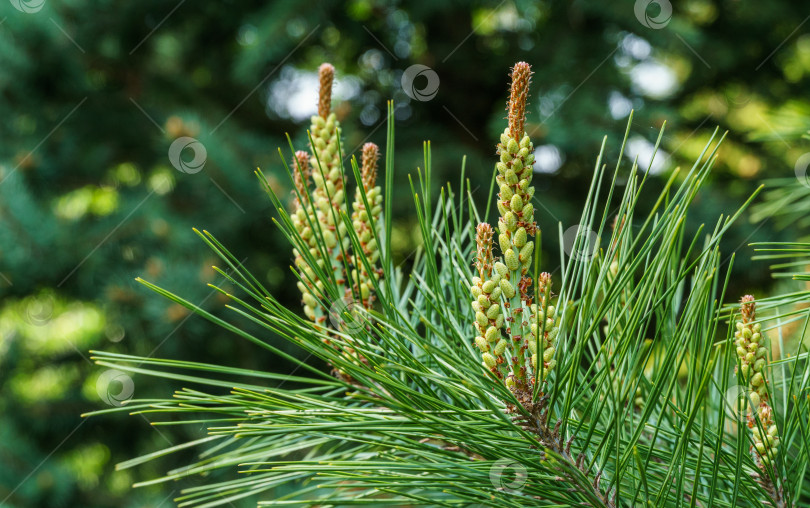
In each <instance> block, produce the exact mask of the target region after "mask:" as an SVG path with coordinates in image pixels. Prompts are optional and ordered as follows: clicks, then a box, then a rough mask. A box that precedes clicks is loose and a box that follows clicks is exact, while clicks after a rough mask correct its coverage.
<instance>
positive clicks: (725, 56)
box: [0, 0, 810, 507]
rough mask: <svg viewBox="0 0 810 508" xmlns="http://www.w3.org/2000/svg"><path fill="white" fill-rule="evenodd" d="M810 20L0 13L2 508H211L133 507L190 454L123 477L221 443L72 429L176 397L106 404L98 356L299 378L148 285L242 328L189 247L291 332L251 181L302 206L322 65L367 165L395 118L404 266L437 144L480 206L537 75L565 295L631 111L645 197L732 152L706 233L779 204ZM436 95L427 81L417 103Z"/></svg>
mask: <svg viewBox="0 0 810 508" xmlns="http://www.w3.org/2000/svg"><path fill="white" fill-rule="evenodd" d="M667 6H669V8H671V12H670V11H668V7H667ZM802 9H803V10H802ZM808 15H810V7H808V6H800V4H797V3H796V2H791V1H787V0H774V1H773V2H769V3H768V5H767V6H763V5H761V4H759V5H758V4H756V3H753V2H742V1H738V0H687V1H681V2H677V3H676V4H675V5H671V4H669V2H666V1H659V2H650V1H646V0H640V1H639V2H632V1H622V2H603V1H596V0H587V1H573V2H537V1H511V0H504V1H501V2H498V1H493V2H478V1H476V2H460V1H440V0H429V1H424V0H412V1H409V2H394V1H364V0H356V1H349V2H326V1H323V2H322V1H312V2H307V3H305V4H304V3H301V2H298V1H290V2H286V1H265V2H257V1H250V0H245V1H240V2H236V1H233V0H230V1H223V2H186V1H185V0H182V1H180V2H175V1H168V2H165V1H156V0H141V1H139V2H123V1H115V0H96V1H92V2H91V1H87V0H61V1H56V0H28V1H24V0H10V2H0V20H2V21H0V62H2V65H0V89H1V90H2V95H0V116H1V117H2V118H3V121H2V122H0V506H9V507H11V506H14V507H39V506H43V507H60V506H66V507H73V506H87V507H101V506H122V507H129V506H133V507H134V506H170V505H171V504H172V501H171V498H172V497H174V496H176V495H177V493H178V492H179V490H180V489H181V488H185V487H188V486H193V485H194V481H195V480H194V479H189V480H188V481H187V482H177V484H173V485H162V486H154V487H145V488H140V489H135V490H132V489H131V488H130V486H131V484H132V483H134V482H136V481H141V480H145V479H148V478H150V477H152V476H154V475H156V474H159V473H163V472H165V471H166V470H169V469H171V468H172V467H174V466H176V465H178V464H180V463H182V460H183V459H184V458H185V457H188V455H184V454H183V453H180V454H178V456H177V457H170V458H166V459H163V460H160V461H156V462H150V463H149V464H147V465H146V466H143V467H141V468H137V469H134V470H126V471H119V472H116V471H115V470H114V465H115V464H116V463H117V462H120V461H122V460H126V459H128V458H132V457H135V456H137V455H140V454H143V453H147V452H151V451H154V450H157V449H159V448H163V447H167V446H170V445H172V444H174V443H179V442H181V440H182V439H184V438H189V437H197V436H200V435H202V433H203V432H204V430H203V429H187V428H169V427H161V428H155V427H152V426H150V424H149V420H148V419H147V418H144V417H126V416H124V415H112V416H107V417H93V418H90V419H82V418H80V416H79V415H80V414H81V413H83V412H86V411H91V410H96V409H102V408H104V407H108V406H106V404H108V403H114V402H115V401H114V400H111V399H110V398H109V397H110V395H109V394H113V395H115V394H122V392H123V394H122V396H124V397H126V396H127V395H128V391H132V390H134V395H135V396H136V397H149V396H150V395H158V394H160V395H164V394H166V393H168V392H169V391H170V390H172V389H173V388H177V387H173V386H171V385H169V384H168V383H163V382H161V381H160V380H155V379H147V378H144V377H142V376H141V377H137V376H136V377H134V378H133V380H132V384H131V385H130V384H128V383H127V382H126V380H123V381H122V380H115V379H113V380H110V379H108V377H102V378H101V380H99V376H101V375H102V374H104V373H105V369H103V368H100V367H96V366H94V365H93V364H92V363H91V361H90V360H89V357H90V354H89V353H88V351H89V350H90V349H105V350H110V351H119V352H123V353H129V354H138V355H145V356H149V355H151V356H159V357H168V358H178V359H188V360H195V361H203V362H220V363H224V364H228V365H233V366H241V367H245V368H252V369H267V370H273V371H279V372H285V371H288V370H289V369H290V366H289V365H286V364H284V363H283V362H280V361H279V360H278V359H276V358H273V357H271V356H269V355H267V354H265V353H264V352H262V351H259V350H257V349H256V348H255V347H252V346H251V345H250V344H248V343H246V342H244V341H242V340H241V339H239V338H237V337H234V336H231V335H229V334H228V333H226V332H223V331H221V330H219V329H217V328H215V327H214V326H213V325H211V324H209V323H207V322H204V321H202V320H201V319H199V318H190V317H189V315H188V313H187V312H186V311H185V310H184V309H183V308H182V307H179V306H177V305H172V304H169V303H167V301H165V300H163V299H161V298H160V297H159V296H157V295H153V294H151V293H149V292H148V291H147V290H145V289H144V288H143V287H141V286H140V285H138V284H137V283H136V282H135V281H134V278H135V277H136V276H142V277H143V278H145V279H147V280H149V281H151V282H154V283H157V284H158V285H161V286H163V287H166V288H167V289H169V290H172V291H174V292H176V293H178V294H181V295H183V296H184V297H186V298H187V299H189V300H190V301H192V302H195V303H197V304H198V305H201V306H203V307H205V308H207V309H209V310H212V311H213V312H216V313H220V314H223V315H225V314H227V312H226V311H224V310H223V303H224V302H223V301H222V299H221V298H220V297H219V296H215V294H214V293H213V292H212V291H211V290H210V289H209V288H207V287H206V283H208V282H212V281H214V280H215V273H214V271H213V270H212V269H211V265H212V263H214V258H213V256H212V254H211V253H210V252H209V251H208V250H207V248H206V247H205V246H204V244H203V243H202V242H201V241H199V240H198V239H197V238H196V236H195V235H194V233H193V232H192V230H191V228H192V227H199V228H205V229H207V230H209V231H211V232H212V233H214V234H215V235H216V236H217V237H218V238H219V240H220V241H221V242H222V243H224V244H225V245H227V246H228V247H229V248H230V250H231V251H232V252H233V253H234V254H235V255H236V256H237V257H239V258H240V259H244V263H245V264H246V265H247V266H248V267H249V268H250V269H251V270H252V271H253V273H254V274H256V275H257V276H258V277H259V279H260V280H261V281H262V282H263V283H265V284H266V285H267V287H269V288H270V289H271V290H272V291H273V292H274V293H275V294H276V295H279V297H280V298H281V299H282V300H284V301H287V302H289V304H290V305H291V306H293V307H294V308H298V306H299V303H298V300H299V294H298V291H297V289H296V288H295V285H294V277H293V275H292V274H291V273H290V271H289V268H288V267H289V264H290V260H291V259H290V258H291V255H290V252H289V249H288V248H287V247H286V245H285V244H284V241H283V238H282V237H281V235H280V234H278V232H277V231H276V229H275V227H274V225H273V224H272V221H271V218H272V216H273V211H272V209H271V206H270V201H269V199H268V198H267V197H266V196H265V195H264V194H263V193H262V191H261V189H260V186H259V182H258V181H257V180H256V177H255V176H254V174H253V171H254V170H255V168H256V167H261V168H262V170H263V171H264V173H265V175H266V176H267V177H268V178H269V179H270V183H271V185H272V186H273V187H274V188H276V189H277V190H278V191H279V192H280V193H281V194H282V195H285V196H287V195H289V190H290V188H291V187H290V182H289V180H288V177H287V175H286V174H285V172H284V167H283V165H282V164H281V162H280V159H279V154H278V150H277V147H279V146H282V147H283V151H284V157H285V158H288V157H289V148H288V145H287V144H286V140H285V137H284V136H285V133H289V134H290V136H291V137H292V140H293V142H294V143H295V145H296V147H297V148H304V147H305V145H306V128H307V126H308V123H309V122H308V118H309V116H310V115H311V114H313V113H314V112H315V103H316V85H317V79H316V74H315V72H316V70H317V66H318V65H319V64H320V63H321V62H323V61H330V62H332V63H333V64H334V65H335V67H336V68H337V72H338V78H337V85H336V90H335V96H336V101H335V109H336V111H337V112H338V114H339V116H340V118H341V120H342V122H343V128H344V135H345V140H344V146H345V147H346V148H347V150H349V151H352V153H357V152H358V148H359V146H360V145H361V144H362V143H363V142H364V141H366V140H370V141H375V142H377V143H378V144H380V145H383V143H384V140H385V126H384V122H383V120H384V112H385V108H386V101H387V100H389V99H390V100H393V101H394V105H395V107H396V131H397V146H396V148H397V151H396V167H397V171H398V172H397V175H396V179H397V180H396V188H397V192H398V193H399V195H398V196H397V199H396V202H395V203H394V211H395V214H396V230H395V233H396V236H395V238H394V240H395V241H394V245H395V246H396V248H397V257H398V259H400V260H402V261H403V262H407V259H408V256H409V254H410V253H411V252H412V251H413V249H414V247H415V245H414V240H413V238H415V237H416V236H417V235H416V233H415V231H414V228H413V225H414V224H413V222H412V219H413V214H412V199H411V197H410V196H409V192H407V189H408V186H407V179H406V174H407V173H409V172H413V171H414V170H415V169H416V167H417V166H420V165H421V164H422V162H421V161H422V141H423V140H431V142H432V148H433V165H434V176H435V179H436V181H435V183H436V185H434V189H437V188H438V186H439V185H438V184H439V183H443V182H445V181H448V180H450V181H452V182H453V184H454V187H455V188H457V187H458V184H457V183H458V180H459V169H460V166H461V159H462V156H464V155H466V156H467V164H466V165H467V175H468V176H469V179H470V183H471V185H472V187H473V189H474V190H475V195H476V197H477V198H479V199H482V200H483V199H484V198H485V197H486V193H487V191H488V188H489V179H490V177H491V171H492V170H493V164H494V162H495V160H494V146H495V142H496V140H497V135H498V133H499V132H500V131H501V130H502V129H503V125H504V121H503V118H504V116H505V112H504V104H505V100H506V94H507V89H508V72H509V68H510V66H511V65H512V64H513V63H514V62H516V61H518V60H526V61H528V62H529V63H531V64H532V65H533V67H534V70H535V77H534V82H533V87H532V94H533V95H532V99H531V105H530V110H529V117H528V126H527V129H528V130H529V131H530V133H531V134H532V136H533V139H534V142H535V145H536V146H537V147H538V148H537V149H538V152H537V158H538V162H537V164H536V168H535V169H536V171H537V176H536V179H535V182H536V186H537V198H538V201H539V206H536V208H537V209H538V211H539V213H538V222H539V223H540V226H541V227H543V228H544V229H545V231H546V234H544V238H543V239H544V242H545V243H544V249H545V250H546V251H547V255H546V256H545V259H547V260H549V261H547V263H548V264H549V265H550V266H546V267H544V268H545V269H546V270H549V271H552V270H554V269H555V268H556V267H557V264H558V263H557V262H556V261H552V260H555V259H557V257H558V254H556V253H558V252H559V248H558V245H557V242H556V240H555V239H553V238H551V237H552V236H556V233H555V232H556V228H557V222H558V221H560V222H562V224H563V227H564V229H565V228H568V227H570V226H572V225H575V224H576V222H577V218H578V210H579V208H580V206H581V204H582V201H583V199H584V194H585V192H586V190H587V185H588V179H589V175H590V172H591V170H592V167H593V164H594V161H595V157H596V154H597V152H598V149H599V146H600V144H601V140H602V136H604V135H607V136H608V150H607V153H608V161H610V162H611V163H613V162H615V159H616V157H618V153H619V147H620V141H621V138H622V136H623V133H624V130H625V128H626V122H627V117H628V115H629V113H630V110H631V109H634V110H635V116H634V119H633V125H632V127H631V135H630V142H629V144H628V148H627V150H626V156H627V160H626V161H625V163H626V164H628V163H630V162H631V158H633V157H636V156H637V157H638V158H639V161H640V163H641V165H642V166H643V167H645V168H646V167H647V165H648V164H649V160H650V156H651V152H652V144H653V143H654V142H655V140H656V138H657V136H658V132H659V129H660V128H661V126H662V125H663V124H664V122H665V121H666V124H667V127H666V132H665V134H664V138H663V143H662V149H663V152H659V154H658V156H657V157H656V161H655V162H654V163H653V164H652V172H653V173H654V175H653V177H652V182H651V185H652V186H653V187H660V186H661V185H662V184H663V183H664V179H665V178H666V177H667V176H668V175H669V173H670V171H671V170H672V169H673V168H674V167H677V166H681V167H683V168H687V169H688V167H690V166H691V164H692V163H693V162H694V159H695V158H696V157H697V156H698V154H699V153H700V151H701V149H702V148H703V145H704V143H705V142H706V140H707V139H708V138H709V136H710V135H711V132H712V131H713V129H714V128H715V127H719V128H720V129H721V130H723V131H725V130H727V131H728V135H727V137H726V141H725V142H724V144H723V147H722V148H721V149H720V152H719V158H718V161H717V165H716V171H715V172H714V174H713V177H712V178H713V180H712V181H711V182H710V184H709V186H708V187H707V189H706V191H705V192H704V193H703V194H702V195H701V196H699V197H698V202H697V206H696V211H695V212H696V213H695V215H694V219H695V223H694V224H692V225H691V226H692V227H694V228H697V227H698V226H699V225H700V223H701V222H703V221H705V222H706V223H707V225H713V223H714V222H715V220H716V218H717V216H718V215H719V214H721V213H725V214H729V213H733V212H734V211H735V210H736V209H737V207H738V206H739V205H740V204H741V203H742V202H743V201H744V199H745V198H746V197H747V196H749V195H750V194H751V193H752V192H753V191H754V190H755V189H756V187H757V186H758V185H759V183H760V182H761V181H762V180H763V179H766V178H774V177H782V178H792V177H793V175H794V165H795V163H796V161H797V160H798V159H799V158H800V156H801V155H802V154H804V153H805V152H808V151H810V147H809V146H808V142H807V141H805V140H803V139H802V138H801V134H802V133H803V132H805V131H806V130H807V127H808V120H807V118H808V117H807V112H808V110H810V95H808V93H807V92H808V91H810V89H809V88H808V85H807V83H808V79H807V77H808V74H810V23H806V22H807V21H808ZM414 64H422V65H425V66H427V67H429V68H430V69H432V71H433V72H435V75H436V76H437V77H438V84H439V87H438V90H437V92H436V94H435V96H433V97H431V98H429V100H414V99H412V98H411V97H410V96H409V94H408V93H406V90H404V89H403V85H402V76H403V73H404V72H405V71H406V70H407V69H409V68H410V67H411V66H412V65H414ZM428 85H430V81H429V80H428V79H427V77H426V76H425V75H423V76H422V77H419V78H417V79H416V80H415V81H414V82H413V84H412V85H411V86H412V87H413V89H412V90H411V95H414V94H413V90H416V91H419V90H424V89H425V87H427V86H428ZM427 92H428V93H427V95H430V93H429V92H431V91H430V90H427ZM422 98H423V99H424V98H426V97H422ZM183 136H187V137H191V138H195V139H197V140H198V141H199V143H200V144H201V146H202V147H204V151H205V165H204V168H203V169H202V170H201V171H200V172H196V173H194V172H190V173H183V172H181V171H178V170H176V169H175V168H174V167H173V166H172V164H171V160H170V157H169V149H170V146H171V145H172V142H173V141H174V140H176V139H178V138H180V137H183ZM186 152H188V150H187V151H186ZM186 152H184V154H183V157H184V160H186V161H187V160H188V159H189V158H190V154H189V153H186ZM628 167H629V165H628ZM774 224H776V222H775V221H774V220H772V219H771V218H769V216H765V217H764V218H763V220H762V221H760V222H757V223H753V222H752V221H751V220H749V215H745V216H744V217H743V219H742V220H741V221H740V222H739V223H738V224H737V225H736V226H735V228H734V229H733V231H732V232H731V233H730V235H729V236H728V241H727V245H725V246H724V248H725V249H726V252H728V253H729V254H731V253H732V252H736V253H737V260H736V265H735V268H734V277H733V282H732V291H733V294H742V292H743V291H753V292H756V293H757V294H767V292H768V291H770V290H772V289H774V287H773V284H772V282H771V279H770V277H769V274H768V270H767V266H765V265H763V264H762V263H752V262H751V260H750V258H751V254H752V252H751V250H750V248H748V247H746V244H747V243H749V242H751V241H757V240H765V239H768V240H789V239H796V238H799V237H802V236H804V235H805V234H806V233H807V231H806V228H803V227H798V226H796V225H795V224H792V225H791V227H788V228H784V227H780V228H777V227H775V225H774ZM246 326H247V325H246ZM282 347H283V346H282ZM291 352H293V353H295V352H294V351H291ZM116 383H117V384H116ZM156 418H158V417H157V416H156ZM245 504H246V505H251V504H252V503H251V502H250V501H245Z"/></svg>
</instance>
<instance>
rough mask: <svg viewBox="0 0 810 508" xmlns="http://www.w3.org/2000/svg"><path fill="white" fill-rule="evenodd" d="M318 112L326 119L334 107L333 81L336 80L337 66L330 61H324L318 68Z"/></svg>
mask: <svg viewBox="0 0 810 508" xmlns="http://www.w3.org/2000/svg"><path fill="white" fill-rule="evenodd" d="M318 81H319V84H320V86H319V88H318V114H319V115H320V116H321V118H323V119H324V120H325V119H326V117H327V116H329V111H330V110H331V109H332V83H333V82H334V81H335V67H334V66H333V65H332V64H330V63H323V64H321V67H320V68H319V69H318Z"/></svg>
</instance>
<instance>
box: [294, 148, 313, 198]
mask: <svg viewBox="0 0 810 508" xmlns="http://www.w3.org/2000/svg"><path fill="white" fill-rule="evenodd" d="M292 171H293V183H295V188H296V189H297V190H298V193H299V194H300V195H301V198H302V199H305V200H306V199H307V186H308V185H309V176H310V174H311V173H312V168H310V166H309V152H305V151H303V150H298V151H297V152H295V155H294V156H293V160H292ZM297 199H298V198H297V197H296V201H297Z"/></svg>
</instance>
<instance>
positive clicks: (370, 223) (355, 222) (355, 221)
mask: <svg viewBox="0 0 810 508" xmlns="http://www.w3.org/2000/svg"><path fill="white" fill-rule="evenodd" d="M379 152H380V150H379V148H378V147H377V145H375V144H374V143H366V144H365V145H363V155H362V160H361V164H362V165H361V168H360V185H358V187H357V192H355V196H354V203H353V204H352V209H353V210H354V211H353V212H352V226H353V227H354V231H355V233H357V239H358V241H359V243H360V248H361V250H362V251H363V255H364V256H365V258H366V259H367V260H368V264H369V266H370V267H371V271H369V270H368V268H367V267H366V264H365V263H363V262H362V260H360V259H358V258H356V257H355V260H354V264H355V267H356V268H355V270H354V271H353V273H352V277H351V280H352V283H353V284H354V285H355V292H356V293H357V294H359V295H360V298H361V299H362V301H363V305H364V306H366V307H368V306H369V305H370V304H371V303H372V302H373V295H372V290H373V289H374V285H373V282H372V279H373V280H374V281H378V280H379V279H380V275H381V274H382V271H381V270H380V269H379V268H375V265H376V263H377V260H378V259H379V258H380V250H379V248H378V246H377V240H376V238H375V235H374V228H375V226H376V225H377V224H379V221H380V214H381V212H382V190H381V189H380V187H379V186H378V185H377V159H378V158H379V156H380V153H379ZM363 192H365V194H366V202H368V206H369V207H370V208H371V209H370V210H369V209H366V203H365V202H364V201H363Z"/></svg>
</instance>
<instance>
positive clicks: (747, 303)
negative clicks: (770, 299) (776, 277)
mask: <svg viewBox="0 0 810 508" xmlns="http://www.w3.org/2000/svg"><path fill="white" fill-rule="evenodd" d="M740 312H741V313H742V320H743V323H750V322H752V321H754V320H755V319H756V318H757V314H756V303H754V297H753V296H752V295H745V296H743V297H742V298H741V299H740Z"/></svg>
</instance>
